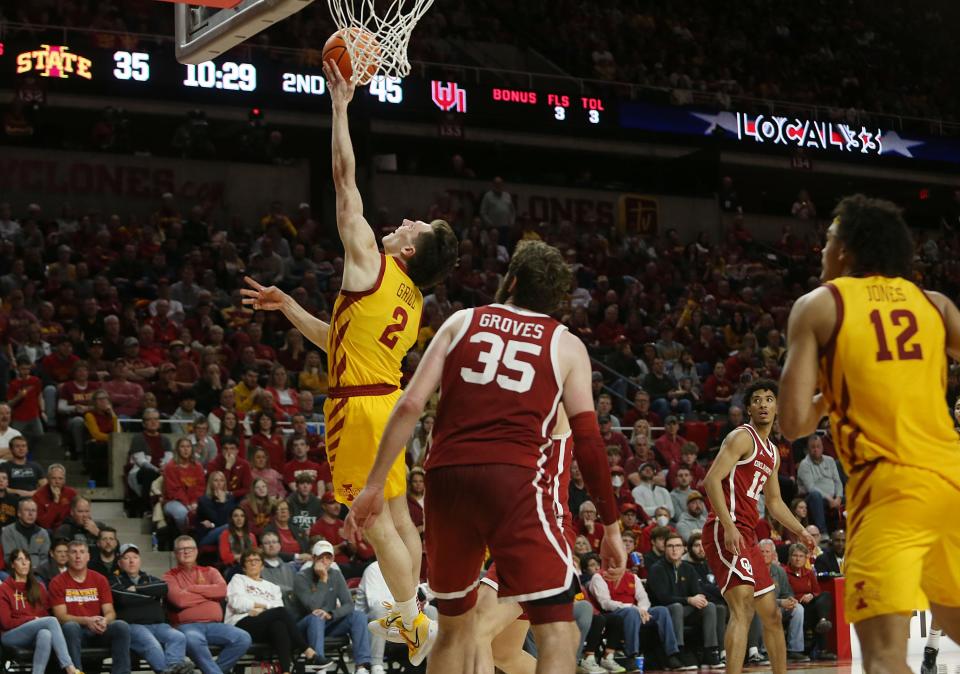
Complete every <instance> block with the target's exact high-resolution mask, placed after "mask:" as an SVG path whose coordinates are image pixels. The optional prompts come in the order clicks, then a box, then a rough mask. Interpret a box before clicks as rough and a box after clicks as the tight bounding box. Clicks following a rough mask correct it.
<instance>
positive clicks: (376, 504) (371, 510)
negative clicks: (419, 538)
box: [343, 484, 622, 546]
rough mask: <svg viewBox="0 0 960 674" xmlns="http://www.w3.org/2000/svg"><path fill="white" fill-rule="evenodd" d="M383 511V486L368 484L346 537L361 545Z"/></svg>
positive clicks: (357, 501) (356, 502) (351, 516)
mask: <svg viewBox="0 0 960 674" xmlns="http://www.w3.org/2000/svg"><path fill="white" fill-rule="evenodd" d="M382 512H383V487H374V486H371V485H369V484H368V485H367V486H366V487H364V488H363V490H362V491H361V492H360V495H359V496H357V498H356V499H354V501H353V504H352V505H351V506H350V514H349V515H347V521H346V522H344V527H343V535H344V538H346V539H347V540H348V541H351V542H352V543H353V544H354V545H356V546H359V545H360V543H362V542H363V530H364V529H368V528H370V527H371V526H373V523H374V522H376V520H377V517H379V516H380V514H381V513H382ZM621 545H622V544H621Z"/></svg>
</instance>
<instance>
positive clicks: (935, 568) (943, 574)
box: [843, 461, 960, 623]
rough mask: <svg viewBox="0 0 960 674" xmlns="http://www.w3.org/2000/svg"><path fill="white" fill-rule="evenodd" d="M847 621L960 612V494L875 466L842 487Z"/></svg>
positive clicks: (927, 474)
mask: <svg viewBox="0 0 960 674" xmlns="http://www.w3.org/2000/svg"><path fill="white" fill-rule="evenodd" d="M847 501H848V504H849V508H848V510H849V512H848V514H847V526H848V530H847V548H846V555H845V557H844V568H843V572H844V575H845V576H846V597H845V598H844V599H845V601H844V603H845V607H846V613H847V620H848V621H850V622H852V623H856V622H859V621H861V620H866V619H867V618H872V617H874V616H879V615H885V614H891V613H910V612H911V611H913V610H914V609H917V610H925V609H927V608H929V604H930V602H933V603H936V604H941V605H944V606H958V605H960V527H957V526H956V520H955V519H954V518H956V517H958V516H960V488H958V487H957V486H956V485H955V484H954V483H953V482H949V481H947V480H946V479H945V478H944V477H942V476H941V475H939V474H938V473H935V472H933V471H930V470H925V469H922V468H913V467H909V466H902V465H899V464H895V463H891V462H888V461H878V462H877V463H874V464H871V465H869V466H867V467H865V468H863V469H861V470H860V471H857V472H855V473H854V474H853V475H852V476H851V477H850V480H849V483H848V484H847Z"/></svg>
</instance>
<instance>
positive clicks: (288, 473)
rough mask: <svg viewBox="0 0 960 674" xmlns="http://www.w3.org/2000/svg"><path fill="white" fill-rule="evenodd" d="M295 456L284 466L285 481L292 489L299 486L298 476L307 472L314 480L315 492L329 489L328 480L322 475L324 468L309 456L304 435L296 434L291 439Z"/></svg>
mask: <svg viewBox="0 0 960 674" xmlns="http://www.w3.org/2000/svg"><path fill="white" fill-rule="evenodd" d="M290 446H291V448H292V450H293V458H292V459H290V461H287V463H286V464H285V465H284V466H283V482H284V484H286V485H287V488H288V489H289V490H290V491H295V490H296V488H297V476H298V475H300V474H301V473H307V474H308V475H310V477H312V478H313V480H314V485H315V489H314V493H315V494H316V495H317V496H319V495H320V494H323V493H325V492H326V491H327V488H326V482H325V481H324V479H323V478H322V477H321V473H322V472H323V469H322V467H321V465H320V464H319V463H316V462H314V461H311V460H310V459H309V458H308V457H307V439H306V438H305V437H304V436H302V435H295V436H294V437H293V439H292V440H291V441H290Z"/></svg>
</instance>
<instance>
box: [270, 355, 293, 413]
mask: <svg viewBox="0 0 960 674" xmlns="http://www.w3.org/2000/svg"><path fill="white" fill-rule="evenodd" d="M266 390H267V391H268V392H269V393H270V395H272V396H273V413H274V415H275V416H276V418H277V419H283V420H287V419H289V418H290V417H292V416H293V415H294V414H296V413H297V412H298V411H299V409H300V401H299V396H298V394H297V389H295V388H292V387H291V386H289V380H288V378H287V369H286V368H285V367H284V366H283V365H275V366H274V368H273V370H271V372H270V384H269V385H268V386H267V387H266Z"/></svg>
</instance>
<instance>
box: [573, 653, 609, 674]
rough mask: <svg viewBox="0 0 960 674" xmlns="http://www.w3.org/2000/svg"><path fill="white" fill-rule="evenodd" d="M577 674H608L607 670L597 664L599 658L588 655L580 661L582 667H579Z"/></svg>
mask: <svg viewBox="0 0 960 674" xmlns="http://www.w3.org/2000/svg"><path fill="white" fill-rule="evenodd" d="M577 674H607V670H605V669H604V668H603V667H601V666H600V665H598V664H597V658H596V657H595V656H593V655H588V656H586V657H585V658H583V659H582V660H580V665H579V666H578V667H577Z"/></svg>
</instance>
